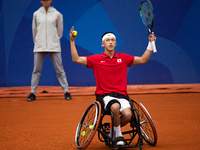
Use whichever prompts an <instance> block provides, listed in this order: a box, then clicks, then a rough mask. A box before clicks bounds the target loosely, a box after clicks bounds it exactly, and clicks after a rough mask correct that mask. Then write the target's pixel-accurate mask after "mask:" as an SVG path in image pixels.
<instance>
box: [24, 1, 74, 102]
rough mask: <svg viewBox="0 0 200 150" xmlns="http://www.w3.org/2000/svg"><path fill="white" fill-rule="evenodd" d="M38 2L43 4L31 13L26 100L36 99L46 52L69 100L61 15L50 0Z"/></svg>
mask: <svg viewBox="0 0 200 150" xmlns="http://www.w3.org/2000/svg"><path fill="white" fill-rule="evenodd" d="M40 2H41V3H42V5H43V6H42V7H40V8H39V9H38V10H37V11H36V12H34V14H33V22H32V32H33V41H34V69H33V73H32V79H31V94H30V95H29V96H28V98H27V101H29V102H30V101H35V100H36V97H35V92H36V89H37V86H38V83H39V79H40V75H41V70H42V66H43V62H44V58H45V56H46V55H47V54H49V56H50V57H51V60H52V62H53V65H54V68H55V71H56V75H57V78H58V81H59V82H60V85H61V86H62V89H63V92H64V93H65V95H64V96H65V99H66V100H71V95H70V93H69V92H68V82H67V78H66V74H65V71H64V68H63V64H62V57H61V46H60V38H61V37H62V35H63V16H62V14H61V13H60V12H58V11H57V10H56V9H55V8H54V7H52V6H51V3H52V0H40Z"/></svg>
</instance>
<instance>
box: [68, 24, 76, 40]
mask: <svg viewBox="0 0 200 150" xmlns="http://www.w3.org/2000/svg"><path fill="white" fill-rule="evenodd" d="M73 31H74V26H72V28H71V30H70V33H69V36H70V40H71V41H74V40H75V38H76V36H73V35H72V32H73Z"/></svg>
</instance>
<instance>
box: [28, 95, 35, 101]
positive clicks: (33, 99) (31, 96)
mask: <svg viewBox="0 0 200 150" xmlns="http://www.w3.org/2000/svg"><path fill="white" fill-rule="evenodd" d="M35 100H36V97H35V94H33V93H31V94H30V95H29V96H28V98H27V101H28V102H32V101H35Z"/></svg>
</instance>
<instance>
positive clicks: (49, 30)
mask: <svg viewBox="0 0 200 150" xmlns="http://www.w3.org/2000/svg"><path fill="white" fill-rule="evenodd" d="M32 32H33V42H34V50H33V51H34V52H61V46H60V38H61V37H62V35H63V16H62V14H61V13H60V12H58V11H57V10H56V9H55V8H53V7H52V6H50V7H49V9H48V11H47V12H46V10H45V8H44V7H40V8H39V9H38V10H37V11H36V12H34V14H33V22H32Z"/></svg>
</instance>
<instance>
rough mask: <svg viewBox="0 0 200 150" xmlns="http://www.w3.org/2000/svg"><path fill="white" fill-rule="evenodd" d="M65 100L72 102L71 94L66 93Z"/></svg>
mask: <svg viewBox="0 0 200 150" xmlns="http://www.w3.org/2000/svg"><path fill="white" fill-rule="evenodd" d="M65 99H66V100H71V99H72V97H71V95H70V93H68V92H66V93H65Z"/></svg>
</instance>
